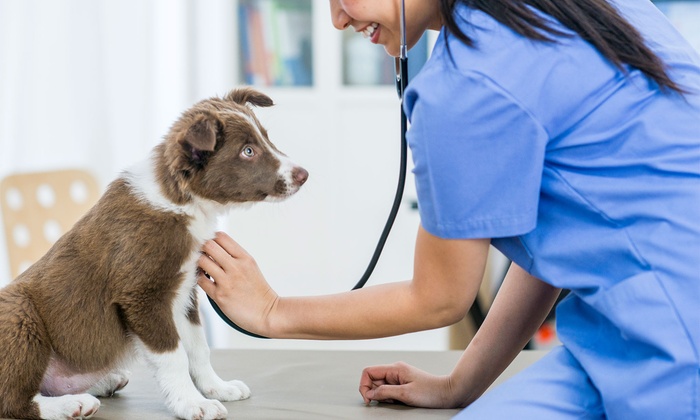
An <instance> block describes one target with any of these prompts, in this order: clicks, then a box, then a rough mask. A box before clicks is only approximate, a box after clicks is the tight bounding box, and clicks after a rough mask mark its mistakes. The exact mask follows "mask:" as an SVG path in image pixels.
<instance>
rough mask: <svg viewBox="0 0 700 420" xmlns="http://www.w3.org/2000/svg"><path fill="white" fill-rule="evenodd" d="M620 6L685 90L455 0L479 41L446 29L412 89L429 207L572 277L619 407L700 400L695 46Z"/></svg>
mask: <svg viewBox="0 0 700 420" xmlns="http://www.w3.org/2000/svg"><path fill="white" fill-rule="evenodd" d="M615 6H616V7H618V9H619V10H620V11H621V12H622V14H623V15H624V16H625V17H626V18H627V19H628V20H629V21H630V22H631V23H632V24H633V25H634V26H635V27H636V28H638V30H639V31H640V32H641V33H642V35H643V36H644V38H645V39H646V40H647V43H648V45H649V46H650V47H651V48H652V49H653V50H654V51H655V52H656V53H657V54H658V55H659V57H660V58H661V59H663V60H664V62H665V63H666V64H667V65H668V67H669V72H670V75H671V77H672V78H673V80H674V81H676V82H677V83H678V84H680V85H681V86H682V87H684V88H685V89H686V90H689V91H690V92H691V93H689V94H687V95H685V96H681V95H679V94H676V93H668V92H662V91H660V90H659V88H658V86H657V85H656V84H655V83H654V82H653V81H650V80H649V79H647V78H646V77H645V76H644V75H643V74H642V73H641V72H640V71H638V70H635V69H631V68H625V71H620V69H618V68H616V67H615V66H613V65H612V64H611V63H610V62H608V61H607V60H606V59H605V58H604V57H602V56H601V55H600V54H599V53H598V52H597V51H596V50H595V49H594V48H593V47H592V46H591V45H590V44H588V43H587V42H585V41H583V40H581V39H580V38H579V37H578V36H575V35H574V33H573V32H571V31H570V30H568V29H565V28H564V27H562V26H561V25H559V24H558V23H556V22H554V25H555V27H556V28H557V29H559V30H562V31H563V32H565V33H568V34H571V35H572V36H571V37H561V36H560V37H554V38H555V41H556V42H552V43H544V42H537V41H532V40H529V39H526V38H523V37H522V36H520V35H518V34H516V33H514V32H513V31H511V30H510V29H508V28H507V27H504V26H503V25H501V24H499V23H498V22H496V21H495V20H494V19H492V18H491V17H490V16H488V15H486V14H484V13H482V12H479V11H475V10H472V9H469V8H467V7H465V6H461V7H458V9H457V13H458V14H459V15H460V17H458V22H460V21H461V22H462V24H461V27H462V29H463V30H464V31H465V33H466V34H467V35H469V36H470V37H471V38H472V39H474V40H475V42H476V48H469V47H466V46H465V45H464V44H463V43H461V42H460V41H459V40H458V39H457V38H456V37H454V36H450V37H449V38H448V42H449V45H450V51H451V54H452V59H451V58H450V55H449V54H448V52H447V50H446V48H445V45H444V36H445V34H444V30H443V32H442V33H441V34H440V37H439V38H438V40H437V42H436V46H435V48H434V50H433V53H432V56H431V58H430V59H429V60H428V62H427V63H426V65H425V66H424V68H423V70H422V71H421V72H420V73H419V74H418V75H417V76H416V77H415V78H414V79H413V80H412V81H411V83H410V85H409V87H408V89H407V92H406V95H405V102H404V106H405V110H406V112H407V115H408V116H409V119H410V121H411V127H410V130H409V133H408V142H409V146H410V148H411V152H412V155H413V159H414V164H415V169H414V174H415V179H416V188H417V193H418V201H419V211H420V215H421V222H422V225H423V227H424V228H425V229H426V230H427V231H429V232H430V233H432V234H434V235H436V236H439V237H443V238H493V239H492V244H493V245H494V246H495V247H497V248H498V249H499V250H501V251H502V252H503V253H504V254H505V255H506V256H508V257H509V258H510V259H512V260H513V261H514V262H515V263H517V264H518V265H519V266H521V267H523V268H524V269H525V270H527V271H528V272H530V273H531V274H533V275H534V276H536V277H538V278H540V279H542V280H543V281H545V282H547V283H550V284H552V285H554V286H557V287H561V288H567V289H571V290H572V293H571V294H570V296H569V297H568V298H567V299H565V300H564V301H563V302H562V303H561V304H560V305H559V307H558V309H557V328H558V333H559V336H560V338H561V340H562V342H563V343H564V345H565V346H566V347H567V348H568V349H569V350H570V351H571V352H572V354H573V355H574V356H575V357H576V358H577V359H578V361H579V362H580V363H581V365H582V366H583V367H584V369H585V370H586V372H587V374H588V375H589V376H590V378H591V380H592V382H593V383H594V385H595V386H596V387H597V389H599V390H600V392H601V394H602V395H603V397H604V401H605V407H606V411H607V414H608V415H610V416H613V417H614V416H615V414H617V415H620V414H623V415H625V413H627V414H626V415H629V414H630V413H634V412H639V413H645V412H646V413H647V414H649V413H651V411H646V410H650V409H651V408H653V407H655V406H658V405H659V404H663V405H666V406H668V404H677V405H683V406H685V407H695V409H694V410H695V411H694V412H695V413H696V415H697V410H698V408H697V407H698V399H699V396H700V391H699V388H698V381H699V377H698V372H699V370H698V368H699V366H700V363H699V362H698V360H699V359H698V351H699V347H700V346H699V343H700V57H699V56H698V54H697V52H695V51H693V49H692V47H691V46H690V45H689V44H688V43H687V42H686V41H685V40H684V39H683V38H682V37H681V36H680V35H679V34H678V33H677V31H676V30H675V29H674V28H673V27H672V26H671V24H670V23H669V22H668V21H667V20H666V18H665V17H664V16H663V15H662V14H661V13H660V12H659V11H658V10H657V9H656V8H655V7H654V6H653V5H652V4H651V2H649V1H643V0H620V1H618V2H616V3H615ZM466 22H468V23H466ZM652 384H655V385H652ZM659 389H663V393H662V394H659V392H661V391H659ZM664 400H665V402H664ZM689 410H691V411H692V410H693V409H692V408H689Z"/></svg>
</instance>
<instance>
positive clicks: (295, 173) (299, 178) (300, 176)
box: [292, 166, 309, 187]
mask: <svg viewBox="0 0 700 420" xmlns="http://www.w3.org/2000/svg"><path fill="white" fill-rule="evenodd" d="M292 178H293V179H294V183H295V184H297V185H298V186H300V187H301V186H302V185H304V183H305V182H306V180H307V179H309V173H308V172H307V171H306V169H304V168H302V167H300V166H298V167H296V168H294V169H293V170H292Z"/></svg>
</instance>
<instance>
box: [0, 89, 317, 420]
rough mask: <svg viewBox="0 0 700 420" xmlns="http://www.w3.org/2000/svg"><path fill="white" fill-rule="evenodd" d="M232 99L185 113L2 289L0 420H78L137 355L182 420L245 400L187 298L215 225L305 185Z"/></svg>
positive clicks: (250, 98)
mask: <svg viewBox="0 0 700 420" xmlns="http://www.w3.org/2000/svg"><path fill="white" fill-rule="evenodd" d="M249 105H254V106H260V107H267V106H271V105H272V100H271V99H270V98H269V97H267V96H265V95H264V94H262V93H260V92H257V91H255V90H252V89H249V88H244V89H238V90H233V91H231V92H229V93H228V94H227V95H225V96H224V97H223V98H210V99H207V100H204V101H201V102H199V103H197V104H196V105H194V106H193V107H192V108H191V109H189V110H187V111H185V112H184V113H183V114H182V116H181V117H180V118H179V120H177V121H176V122H175V123H174V124H173V126H172V128H171V129H170V131H169V133H168V134H167V136H166V137H165V139H164V141H163V142H162V143H161V144H159V145H158V146H156V147H155V149H154V150H153V152H152V155H151V157H150V159H148V160H146V161H144V162H143V163H141V164H138V165H136V166H134V167H133V168H131V169H130V170H127V171H125V172H124V173H122V175H121V176H120V177H118V178H117V179H116V180H115V181H113V182H112V183H111V184H110V185H109V187H108V188H107V190H106V192H105V194H104V195H103V196H102V198H101V199H100V200H99V202H98V203H97V204H96V205H95V206H94V207H93V208H92V209H91V210H90V211H89V212H88V213H87V214H86V215H85V216H84V217H83V218H82V219H81V220H80V221H78V222H77V223H76V225H75V226H74V227H73V228H72V229H71V230H70V231H69V232H67V233H66V234H65V235H63V236H62V237H61V238H60V239H59V240H58V241H57V242H56V244H55V245H54V246H53V247H52V248H51V249H50V250H49V251H48V252H47V253H46V255H45V256H44V257H42V258H41V259H40V260H39V261H38V262H36V263H35V264H34V265H33V266H31V267H30V268H29V269H28V270H27V271H25V272H24V273H23V274H21V275H20V276H19V277H17V279H15V280H14V281H13V282H12V283H10V284H9V285H8V286H7V287H5V288H4V289H3V290H1V291H0V343H2V345H1V346H0V347H1V348H2V351H1V352H0V417H14V418H31V419H39V418H43V419H66V418H87V417H90V416H91V415H93V414H94V413H95V412H96V411H97V410H98V408H99V406H100V401H99V400H98V399H97V398H95V397H94V396H109V395H111V394H113V393H114V392H115V391H117V390H119V389H121V388H122V387H123V386H124V385H126V382H127V380H128V378H127V377H126V375H125V374H124V372H123V371H121V370H120V369H121V368H122V367H123V366H124V363H125V362H126V361H127V360H128V359H130V358H131V357H132V355H134V354H136V355H143V356H145V358H146V359H147V361H148V364H149V365H150V366H151V367H152V368H153V369H154V371H155V377H156V379H157V382H158V385H159V387H160V389H161V391H162V393H163V395H164V397H165V401H166V404H167V406H168V408H169V409H170V410H171V411H172V413H173V414H175V415H176V416H178V417H181V418H184V419H215V418H221V417H225V416H226V415H227V411H226V408H225V407H224V406H223V405H222V404H221V403H220V402H219V401H234V400H239V399H243V398H248V396H250V390H249V389H248V387H247V386H246V385H245V384H244V383H242V382H240V381H230V382H226V381H223V380H221V379H220V378H219V377H218V376H217V375H216V374H215V373H214V370H213V369H212V367H211V364H210V361H209V348H208V346H207V343H206V340H205V336H204V331H203V328H202V326H201V324H200V320H199V315H198V311H197V298H196V293H195V286H196V272H197V259H198V258H199V256H200V249H201V246H202V244H203V243H204V242H205V241H206V240H208V239H211V238H213V237H214V234H215V229H216V219H217V216H219V215H221V214H222V213H223V212H225V211H226V210H227V209H229V208H231V207H235V206H237V205H241V204H244V203H252V202H257V201H277V200H281V199H285V198H287V197H289V196H291V195H292V194H294V193H295V192H296V191H297V190H298V189H299V188H300V187H301V185H302V184H304V182H305V181H306V179H307V177H308V173H307V172H306V170H304V169H303V168H301V167H299V166H296V165H294V164H293V163H292V162H290V161H289V159H288V158H287V157H286V156H285V155H284V154H282V153H281V152H280V151H279V150H277V148H276V147H275V146H274V145H273V144H272V143H270V140H269V139H268V136H267V132H266V131H265V129H264V128H263V127H262V126H261V125H260V122H259V121H258V120H257V118H256V117H255V115H254V114H253V112H252V110H251V108H250V106H249Z"/></svg>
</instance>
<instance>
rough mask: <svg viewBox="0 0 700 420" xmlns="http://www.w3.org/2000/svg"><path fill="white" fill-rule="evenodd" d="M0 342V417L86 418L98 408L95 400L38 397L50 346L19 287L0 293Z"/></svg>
mask: <svg viewBox="0 0 700 420" xmlns="http://www.w3.org/2000/svg"><path fill="white" fill-rule="evenodd" d="M0 342H2V344H3V349H2V352H1V353H0V417H12V418H25V419H39V418H44V419H67V418H73V417H90V416H91V415H92V414H94V413H95V412H96V411H97V409H98V408H99V407H100V402H99V400H97V399H96V398H95V397H92V396H90V395H69V396H65V397H59V398H56V397H44V396H42V395H41V394H40V393H39V390H40V387H41V381H42V377H43V376H44V372H45V371H46V368H47V366H48V364H49V360H50V358H51V342H50V339H49V336H48V333H47V332H46V329H45V327H44V323H43V321H42V320H41V317H40V316H39V314H38V313H37V312H36V309H35V308H34V305H33V304H32V302H31V300H30V299H29V298H28V296H27V295H26V294H25V293H24V292H23V290H22V288H21V285H19V284H12V285H10V286H8V287H7V288H6V289H5V290H3V291H2V293H0Z"/></svg>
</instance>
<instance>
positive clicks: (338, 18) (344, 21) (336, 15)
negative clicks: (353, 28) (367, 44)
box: [331, 0, 352, 31]
mask: <svg viewBox="0 0 700 420" xmlns="http://www.w3.org/2000/svg"><path fill="white" fill-rule="evenodd" d="M331 20H332V21H333V26H335V28H336V29H338V30H340V31H342V30H343V29H346V28H347V27H348V26H350V22H351V21H352V19H351V18H350V16H348V14H347V13H345V10H343V7H342V5H341V4H340V0H331Z"/></svg>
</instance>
